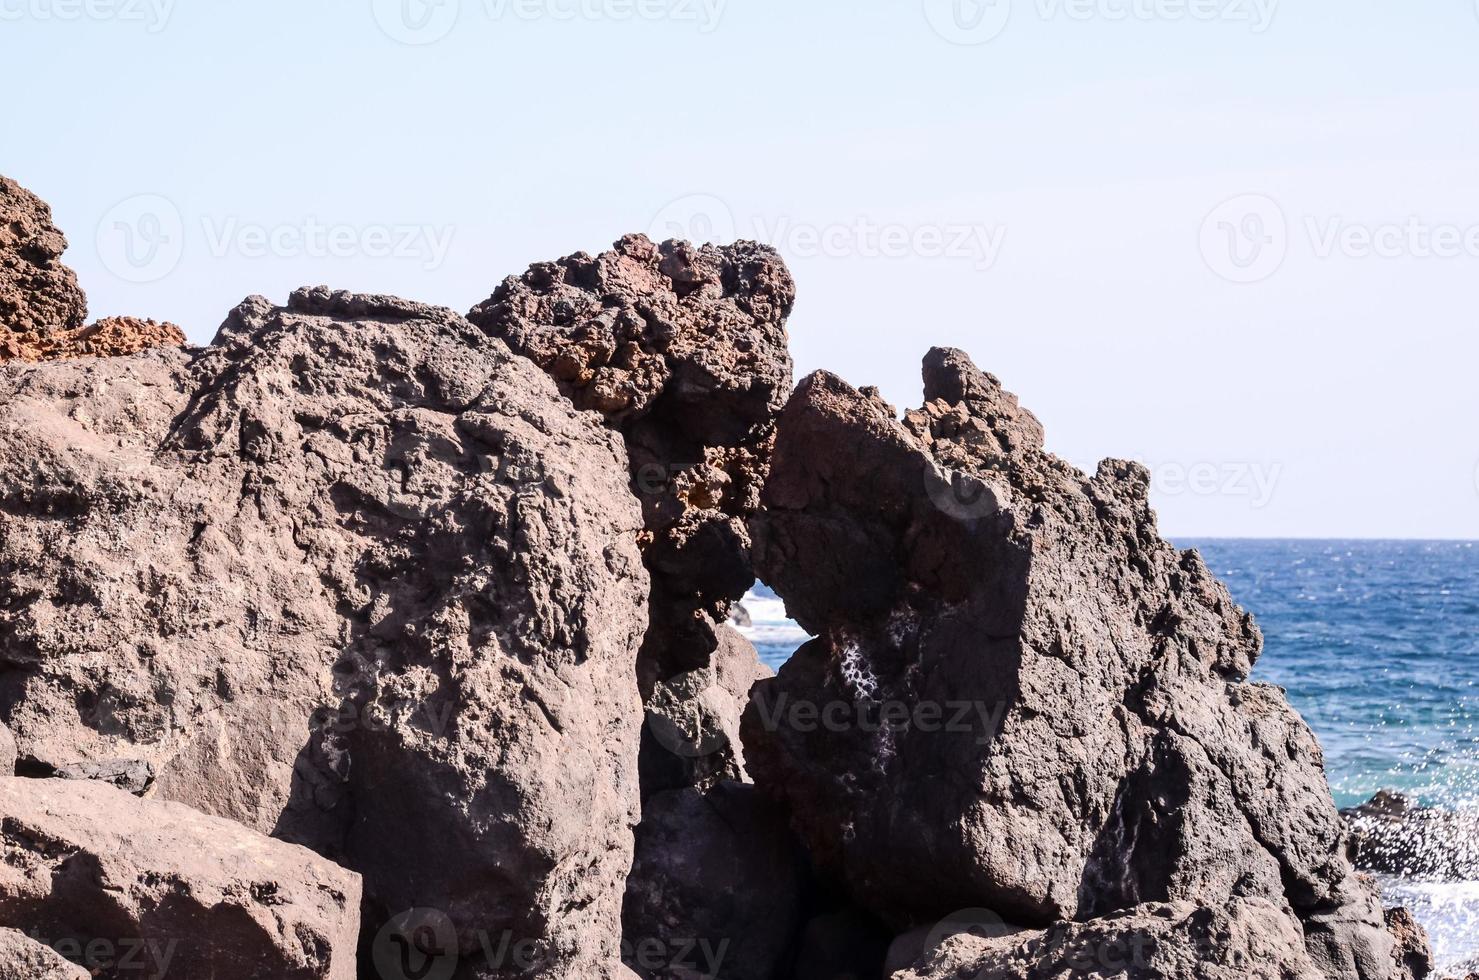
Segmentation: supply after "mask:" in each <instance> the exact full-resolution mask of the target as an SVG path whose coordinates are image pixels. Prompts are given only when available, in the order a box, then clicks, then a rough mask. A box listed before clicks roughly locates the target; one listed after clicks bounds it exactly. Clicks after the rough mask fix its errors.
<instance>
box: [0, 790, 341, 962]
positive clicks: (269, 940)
mask: <svg viewBox="0 0 1479 980" xmlns="http://www.w3.org/2000/svg"><path fill="white" fill-rule="evenodd" d="M359 901H360V881H359V876H358V875H356V874H353V873H352V872H350V871H346V870H345V869H343V868H341V867H338V866H337V865H334V864H332V863H331V862H329V861H325V860H324V859H322V858H320V857H318V856H317V855H315V854H313V853H311V852H310V851H308V850H305V849H304V848H301V847H295V846H293V845H291V844H284V843H282V842H281V841H275V840H272V839H271V838H269V837H264V836H262V835H260V834H257V833H254V832H253V831H250V830H248V829H247V828H245V827H242V826H241V825H239V824H236V823H233V822H231V821H229V820H222V819H219V818H216V817H209V816H206V815H205V814H202V813H198V812H196V811H195V810H192V809H190V808H189V807H186V806H181V805H180V804H178V803H166V802H154V801H145V800H138V799H135V798H134V797H132V796H130V795H128V794H127V793H125V792H123V791H121V790H117V789H114V788H112V787H110V786H104V785H102V784H101V783H89V782H68V781H63V780H56V779H18V778H15V777H8V778H6V777H0V921H3V922H5V923H7V924H8V925H11V926H14V927H17V928H20V929H22V930H24V931H25V932H26V933H27V934H28V935H30V936H33V937H41V938H42V939H44V940H45V943H46V945H49V946H51V947H52V948H53V949H61V948H63V946H64V945H65V946H66V947H68V948H69V949H73V950H76V951H77V954H78V959H79V961H80V962H82V963H83V964H85V965H86V966H88V967H90V968H92V969H94V970H96V971H98V972H99V973H100V974H102V975H106V976H115V975H116V976H120V977H122V976H128V975H129V968H130V965H132V968H133V969H135V970H138V971H140V972H143V973H148V974H150V975H154V976H181V977H231V978H233V980H354V978H355V976H356V970H355V945H356V942H357V940H358V936H359ZM61 975H63V976H65V975H66V974H65V973H63V974H61Z"/></svg>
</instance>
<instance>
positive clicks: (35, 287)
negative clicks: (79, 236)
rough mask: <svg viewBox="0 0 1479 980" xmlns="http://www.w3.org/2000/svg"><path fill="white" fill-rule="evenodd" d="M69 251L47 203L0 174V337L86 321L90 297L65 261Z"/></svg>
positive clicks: (75, 326)
mask: <svg viewBox="0 0 1479 980" xmlns="http://www.w3.org/2000/svg"><path fill="white" fill-rule="evenodd" d="M66 250H67V238H66V236H65V235H63V234H62V233H61V232H60V231H59V230H57V228H56V227H55V226H54V225H53V224H52V223H51V208H50V207H48V206H47V204H46V202H45V201H43V200H41V199H40V198H39V197H37V196H36V195H35V194H32V193H31V192H30V191H28V190H26V189H25V188H24V187H22V186H20V185H19V184H17V183H16V182H15V181H13V180H11V179H10V178H9V177H0V336H3V334H4V333H5V332H7V331H9V332H13V333H17V334H32V335H44V334H48V333H52V332H55V331H65V330H76V329H78V328H80V327H81V326H82V324H83V323H84V322H85V321H86V320H87V297H86V296H85V295H84V294H83V292H82V288H81V287H80V286H78V285H77V276H76V274H75V273H74V272H73V271H72V270H71V269H69V268H67V267H66V266H65V265H63V264H62V261H61V258H62V253H63V252H65V251H66Z"/></svg>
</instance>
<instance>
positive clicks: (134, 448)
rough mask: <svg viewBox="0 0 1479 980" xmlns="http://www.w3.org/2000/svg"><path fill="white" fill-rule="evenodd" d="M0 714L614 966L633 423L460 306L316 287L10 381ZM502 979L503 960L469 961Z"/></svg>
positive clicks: (639, 622) (563, 955)
mask: <svg viewBox="0 0 1479 980" xmlns="http://www.w3.org/2000/svg"><path fill="white" fill-rule="evenodd" d="M0 459H5V460H7V465H5V466H4V467H3V468H0V469H3V471H4V472H3V473H0V662H3V663H4V665H5V667H6V668H7V669H6V670H4V671H0V720H4V721H6V722H8V723H9V724H10V725H11V727H12V728H13V730H14V731H15V734H16V737H17V740H18V742H19V747H20V754H21V756H22V760H23V763H24V764H26V765H29V766H31V767H32V768H33V769H34V770H36V771H46V769H47V768H48V767H49V768H50V769H51V770H53V771H54V770H57V769H60V768H62V767H69V766H74V765H77V764H79V763H89V764H96V765H100V766H117V765H119V764H120V763H121V762H125V761H127V762H132V761H142V762H144V763H147V764H148V765H149V766H150V767H151V768H152V771H153V772H154V774H155V778H156V785H155V789H154V792H155V793H156V794H157V795H159V796H161V797H163V798H166V799H173V800H179V801H183V802H186V803H189V804H191V805H193V806H195V807H197V808H199V809H201V810H203V811H206V812H210V813H214V814H218V815H222V816H226V817H230V818H232V819H235V820H238V821H240V822H242V823H244V824H246V825H248V826H251V827H254V828H256V829H259V830H263V831H273V832H274V833H276V834H277V835H278V836H281V837H283V838H285V839H289V840H293V841H296V842H300V843H305V844H310V845H312V846H313V847H314V848H315V849H316V850H318V851H320V852H321V853H324V854H327V855H330V856H332V857H334V858H335V859H336V860H341V861H342V862H343V863H345V864H347V865H349V866H351V867H353V868H354V869H355V870H358V871H363V872H364V873H365V876H366V896H367V904H366V908H367V910H368V915H369V918H368V920H367V922H366V926H367V928H368V929H369V930H370V931H371V932H373V931H375V930H377V929H378V928H379V926H380V925H381V924H382V923H384V922H386V921H388V919H389V917H390V916H392V915H395V914H398V913H400V912H402V911H404V910H407V909H411V908H419V907H431V908H435V909H440V910H443V911H444V912H445V913H446V914H447V915H448V916H449V917H450V920H451V921H452V922H453V923H454V924H455V930H456V944H457V950H456V953H457V955H458V957H459V967H458V969H459V971H460V972H459V976H468V977H471V976H476V975H478V971H479V970H481V969H483V968H484V966H480V961H481V960H483V959H484V958H485V956H486V954H485V952H484V948H483V943H482V939H483V938H484V937H485V936H488V935H492V936H495V937H496V936H498V935H500V934H502V933H509V934H513V935H516V936H518V937H519V938H520V939H527V940H529V942H530V943H531V944H532V945H533V947H534V951H533V952H532V954H531V956H530V957H529V964H530V965H529V967H528V969H527V970H525V971H523V972H521V973H518V974H511V975H519V976H531V977H532V976H552V977H553V976H572V975H584V976H591V977H596V976H605V975H607V974H608V973H609V972H610V971H613V970H614V969H615V968H616V965H617V964H618V957H619V938H620V907H621V896H622V891H623V884H624V879H625V876H626V872H627V869H628V867H629V865H630V860H631V826H632V825H633V824H634V823H635V820H636V812H637V804H638V794H637V774H636V758H637V744H638V732H639V727H640V722H641V708H640V702H639V699H638V695H637V688H636V681H635V668H634V662H635V654H636V650H637V647H638V645H639V643H640V640H641V636H642V631H643V627H644V625H645V623H646V619H647V616H646V611H645V598H646V595H647V593H648V583H647V576H646V572H645V570H644V568H643V566H642V563H641V559H640V555H639V552H638V550H637V545H636V539H637V535H638V531H639V529H640V527H641V517H640V511H639V508H638V507H637V505H636V503H635V501H633V500H632V498H631V496H630V494H629V493H628V492H627V485H628V469H627V465H626V457H625V453H624V452H623V448H622V446H621V443H620V440H619V439H618V438H617V437H616V436H615V435H614V434H612V433H610V432H609V431H607V430H605V429H604V428H603V427H602V426H600V425H599V424H598V422H597V421H596V420H594V419H593V418H592V417H590V416H587V415H586V414H585V413H581V412H577V411H576V410H575V409H574V408H573V407H571V406H570V404H569V403H568V402H567V401H565V400H564V399H563V398H561V397H560V396H559V394H558V392H557V390H556V388H555V386H554V384H553V383H552V382H551V381H550V380H549V378H547V377H546V376H545V375H544V374H543V373H542V372H540V371H539V370H537V369H536V368H535V367H534V366H533V365H532V364H530V363H529V362H527V361H525V360H523V359H521V358H516V357H514V356H513V355H511V354H510V353H509V352H508V350H507V348H506V347H505V346H504V345H503V344H502V342H500V341H498V340H496V339H494V338H491V337H489V336H488V335H487V334H486V333H484V332H483V331H480V330H478V329H476V328H474V327H473V326H472V325H470V324H468V323H467V322H466V321H465V320H463V319H462V318H460V317H458V316H456V315H455V314H453V313H451V312H450V311H446V310H439V309H436V308H432V307H426V306H422V305H419V304H415V303H409V302H406V301H403V300H397V299H393V298H388V297H372V296H355V295H350V294H345V293H331V292H330V291H328V290H326V289H313V290H302V291H299V292H298V293H295V294H294V295H293V298H292V299H291V301H290V302H289V304H288V306H287V307H285V308H276V307H274V306H273V305H272V304H271V303H269V302H267V301H266V300H264V299H261V298H254V299H250V300H248V301H247V302H245V303H244V304H242V306H241V307H239V308H238V309H237V310H236V311H234V312H233V313H232V314H231V316H230V318H229V319H228V320H227V322H226V323H225V325H224V326H223V327H222V329H221V332H220V334H219V335H218V337H217V338H216V342H215V344H214V345H213V346H212V347H210V348H207V349H205V350H203V351H200V352H188V351H184V350H180V349H163V348H162V349H155V350H151V351H148V352H146V353H143V354H139V355H136V356H133V357H123V358H108V359H96V360H94V359H83V360H69V361H54V362H48V363H45V364H40V365H34V366H24V365H10V366H7V367H5V368H3V369H0ZM484 965H486V964H484Z"/></svg>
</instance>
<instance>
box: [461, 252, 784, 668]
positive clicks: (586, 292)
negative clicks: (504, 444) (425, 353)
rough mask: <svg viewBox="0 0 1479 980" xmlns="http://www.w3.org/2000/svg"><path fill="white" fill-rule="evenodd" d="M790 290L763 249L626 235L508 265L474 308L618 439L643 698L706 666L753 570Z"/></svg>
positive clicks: (780, 391)
mask: <svg viewBox="0 0 1479 980" xmlns="http://www.w3.org/2000/svg"><path fill="white" fill-rule="evenodd" d="M795 297H796V287H795V284H794V283H793V282H792V280H791V275H790V273H789V272H788V271H787V270H786V267H785V264H784V263H783V262H782V261H781V259H780V256H778V255H777V254H776V253H775V251H774V250H773V249H771V248H768V247H766V246H763V245H756V244H754V243H753V242H739V243H736V244H734V245H728V246H723V247H716V246H713V245H706V246H704V247H702V248H695V247H694V246H692V245H689V244H688V243H687V242H678V241H669V242H664V243H662V244H661V245H657V244H654V243H653V242H651V241H649V240H648V239H647V238H646V237H644V236H642V235H629V236H627V237H625V238H623V239H622V240H621V241H619V242H617V243H616V246H615V248H614V249H613V250H612V251H610V252H603V253H602V254H600V255H597V256H595V257H592V256H589V255H587V254H585V253H583V252H581V253H577V254H575V255H572V256H569V257H568V258H564V259H561V260H559V261H558V262H544V263H540V264H538V265H535V266H533V267H531V268H530V269H529V271H528V272H526V273H524V274H523V275H522V276H519V277H510V278H508V279H506V280H504V282H503V284H502V285H501V286H499V287H498V289H497V291H496V292H494V293H493V295H492V296H491V297H490V298H489V299H488V300H487V301H486V302H484V303H482V304H481V305H479V306H478V307H477V308H476V309H474V310H473V311H472V312H471V313H469V314H468V318H469V319H471V320H472V322H474V323H476V324H478V325H479V326H481V327H483V328H484V329H486V330H488V331H489V332H490V333H492V334H493V335H494V336H497V337H500V338H502V339H503V340H504V341H506V342H507V343H508V345H509V346H510V347H511V348H512V349H513V350H514V352H515V353H517V354H522V355H524V356H526V357H529V358H531V359H533V360H534V362H535V363H537V364H538V365H539V366H540V367H542V368H544V369H545V370H546V371H548V372H549V373H550V375H551V376H552V377H554V378H555V380H556V381H558V382H559V384H560V388H561V390H562V391H564V392H565V393H566V394H567V395H569V396H570V398H571V399H572V400H573V401H574V402H575V404H576V405H577V406H579V407H581V408H587V409H591V410H593V411H596V412H599V413H600V414H601V415H602V416H604V417H605V418H606V419H607V420H608V422H609V423H610V424H611V425H612V426H613V427H614V428H615V429H616V430H617V431H619V432H621V434H622V436H623V437H624V438H625V441H626V446H627V453H628V456H629V459H630V467H631V484H632V490H633V492H634V493H635V494H636V495H637V498H638V499H639V500H640V501H641V503H642V516H643V520H644V523H645V532H644V534H643V539H642V545H643V547H642V555H643V558H644V560H645V561H646V563H647V567H648V569H649V570H650V571H651V573H652V601H651V615H652V622H651V624H650V626H649V628H648V631H647V637H646V640H645V641H644V644H643V648H642V657H641V661H640V663H639V669H640V671H641V678H642V689H643V693H644V694H647V693H650V691H651V690H652V687H653V685H654V684H655V683H656V682H657V681H659V680H666V679H667V678H670V677H672V676H674V675H676V674H680V673H684V672H687V671H690V670H696V669H699V668H703V667H708V666H710V658H711V655H712V654H713V652H714V650H715V649H717V647H718V645H719V639H718V637H717V635H716V632H717V630H716V627H717V624H720V623H722V622H724V620H725V617H726V615H727V612H728V608H729V603H730V602H731V601H732V600H734V599H738V598H739V597H740V596H742V595H744V593H745V590H746V589H748V588H749V587H750V585H751V584H752V583H753V582H754V581H755V575H754V570H753V568H752V567H751V564H750V558H749V543H750V542H749V532H748V529H747V526H746V522H747V520H748V519H749V517H750V515H751V514H753V513H754V512H755V509H756V508H757V507H758V506H759V502H760V487H761V485H762V484H763V483H764V481H765V473H766V470H767V468H768V466H769V461H770V448H771V442H772V438H773V435H774V425H775V418H776V415H777V414H778V413H779V411H780V409H781V407H782V406H783V405H784V404H785V401H786V396H787V395H788V394H789V393H790V389H791V357H790V354H789V352H788V351H787V348H786V328H785V323H786V318H787V317H788V316H789V315H790V312H791V307H792V304H793V303H794V302H795Z"/></svg>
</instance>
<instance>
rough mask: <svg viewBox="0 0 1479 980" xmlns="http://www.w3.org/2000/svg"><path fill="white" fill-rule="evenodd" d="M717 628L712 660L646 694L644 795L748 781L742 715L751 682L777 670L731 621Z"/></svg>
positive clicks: (643, 731) (660, 683)
mask: <svg viewBox="0 0 1479 980" xmlns="http://www.w3.org/2000/svg"><path fill="white" fill-rule="evenodd" d="M715 633H716V635H717V637H718V642H719V645H718V648H717V649H716V650H715V651H714V654H713V658H712V659H713V665H712V666H709V667H700V668H699V669H697V670H691V671H689V672H688V673H686V674H679V675H678V676H676V677H673V678H670V679H668V680H666V681H659V682H658V683H657V685H656V686H655V687H654V689H653V692H652V694H651V695H649V696H648V698H647V704H646V714H647V723H646V725H645V727H644V728H643V729H642V755H641V774H642V795H643V798H644V799H645V798H646V797H647V796H648V795H650V794H652V793H657V792H662V791H665V790H673V789H681V788H683V787H685V786H696V787H700V788H705V787H708V786H712V785H714V784H715V783H717V782H720V781H723V780H736V781H739V782H747V781H748V780H749V776H748V775H747V774H746V772H745V756H744V747H743V743H742V742H741V741H740V715H741V714H742V713H743V712H744V710H745V705H746V704H747V703H748V702H749V697H750V688H751V687H753V686H754V684H755V683H756V682H757V681H760V680H764V679H765V678H767V677H770V676H772V672H771V670H770V668H769V667H766V666H765V665H764V664H762V663H760V661H759V659H758V657H757V656H756V654H755V648H754V647H753V646H752V645H751V644H750V642H749V641H748V640H746V639H745V638H744V637H742V636H740V635H739V634H738V633H736V632H735V631H734V630H733V629H732V628H730V627H729V626H727V625H720V626H718V627H717V628H716V630H715Z"/></svg>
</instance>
